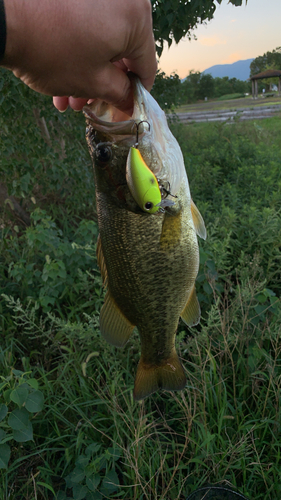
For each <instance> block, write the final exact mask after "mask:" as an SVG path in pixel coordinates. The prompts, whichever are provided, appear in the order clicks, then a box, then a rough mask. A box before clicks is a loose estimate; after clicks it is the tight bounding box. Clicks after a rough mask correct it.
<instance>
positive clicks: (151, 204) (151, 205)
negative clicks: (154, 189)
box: [144, 201, 153, 210]
mask: <svg viewBox="0 0 281 500" xmlns="http://www.w3.org/2000/svg"><path fill="white" fill-rule="evenodd" d="M144 208H145V209H146V210H151V208H153V203H151V201H147V202H146V204H145V205H144Z"/></svg>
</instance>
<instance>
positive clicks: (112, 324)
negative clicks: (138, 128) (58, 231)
mask: <svg viewBox="0 0 281 500" xmlns="http://www.w3.org/2000/svg"><path fill="white" fill-rule="evenodd" d="M140 85H141V84H140V83H137V84H136V88H137V89H139V86H140ZM142 92H145V91H144V90H142ZM135 99H136V100H137V97H135ZM149 99H150V98H149ZM154 102H155V101H154ZM138 106H139V104H138ZM138 106H136V108H137V109H138ZM93 109H95V107H94V106H92V108H91V110H89V109H88V110H86V111H85V113H86V116H87V118H88V120H87V121H88V131H87V141H88V145H89V149H90V153H91V156H92V159H93V163H94V172H95V184H96V202H97V213H98V225H99V231H100V240H99V243H98V251H97V255H98V262H99V265H100V268H101V270H102V273H103V277H104V279H105V280H106V286H107V293H106V298H105V303H104V306H103V307H102V310H101V315H100V325H101V332H102V334H103V336H104V337H105V339H106V340H107V341H109V342H110V343H111V344H113V345H116V346H118V347H122V346H123V345H124V344H125V343H126V341H127V340H128V339H129V337H130V335H131V333H132V331H133V329H134V327H135V326H137V328H138V332H139V335H140V341H141V358H140V362H139V366H138V369H137V374H136V379H135V388H134V397H135V399H137V400H139V399H143V398H144V397H146V396H147V395H149V394H151V393H153V392H154V391H156V390H158V389H161V388H162V389H166V390H180V389H183V387H184V386H185V383H186V377H185V374H184V370H183V368H182V365H181V363H180V361H179V358H178V356H177V354H176V351H175V336H176V331H177V326H178V321H179V318H180V316H182V317H183V319H184V320H185V321H186V323H188V324H189V325H192V324H196V323H197V322H198V321H199V317H200V308H199V304H198V301H197V299H196V294H195V289H194V283H195V279H196V276H197V273H198V266H199V251H198V243H197V236H196V225H198V220H199V225H200V224H201V233H202V232H203V233H204V229H205V228H204V227H203V228H202V224H203V225H204V223H203V220H202V218H201V219H200V217H201V216H200V214H199V212H198V211H197V209H196V207H195V205H194V204H193V203H192V202H191V197H190V193H189V187H188V181H187V177H186V174H185V175H183V176H182V178H181V180H180V182H179V183H178V189H177V192H176V195H177V198H174V205H173V206H169V208H167V209H166V210H165V211H164V212H157V213H155V214H148V213H145V212H144V211H142V210H141V209H140V208H139V207H138V206H137V204H136V203H135V201H134V199H133V198H132V196H131V193H130V190H129V188H128V185H127V183H126V158H127V156H128V153H129V147H130V146H131V145H132V143H133V141H134V134H133V132H132V121H130V120H125V121H124V125H123V128H124V130H123V135H122V136H121V137H120V135H118V134H119V133H120V127H121V125H118V134H116V133H115V132H114V133H112V128H111V130H110V129H109V127H108V129H107V130H106V125H105V122H103V121H102V120H101V119H100V118H98V119H97V118H96V117H95V114H94V112H93ZM114 113H116V110H115V112H114ZM138 113H139V111H138ZM139 114H140V113H139ZM140 119H143V113H142V116H140ZM152 121H153V120H152ZM100 123H102V125H100ZM151 126H155V124H154V123H153V124H152V125H151ZM101 127H102V129H100V128H101ZM111 127H112V125H111ZM158 135H159V131H158ZM143 137H145V132H144V133H143ZM146 139H147V138H146ZM148 139H149V138H148ZM109 145H110V148H109ZM152 146H153V147H154V143H153V144H152ZM152 146H151V142H149V140H146V141H145V140H143V142H142V140H140V146H139V147H140V150H141V153H142V154H143V156H144V159H145V160H147V161H148V162H149V168H150V169H151V170H152V171H153V167H154V170H157V169H158V170H159V154H157V155H156V156H157V158H156V160H155V164H156V166H155V165H154V159H153V154H152V152H151V151H153V147H152ZM106 148H108V149H110V152H109V155H108V161H107V153H108V151H106ZM112 151H113V153H112ZM97 152H98V154H97ZM160 159H161V158H160ZM160 167H161V165H160ZM160 170H161V168H160ZM162 175H163V176H165V175H166V173H165V171H164V170H163V171H162ZM167 182H168V183H169V184H172V182H170V180H169V181H167ZM194 213H196V216H197V218H196V217H194ZM194 220H195V221H196V222H195V223H194ZM197 232H198V228H197ZM105 275H106V276H105Z"/></svg>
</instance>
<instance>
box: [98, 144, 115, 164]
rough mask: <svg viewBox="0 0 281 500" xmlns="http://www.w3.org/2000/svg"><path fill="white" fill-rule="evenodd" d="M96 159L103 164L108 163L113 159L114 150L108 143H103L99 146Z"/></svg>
mask: <svg viewBox="0 0 281 500" xmlns="http://www.w3.org/2000/svg"><path fill="white" fill-rule="evenodd" d="M96 159H97V160H98V162H100V163H102V164H105V163H108V162H109V161H110V160H111V159H112V150H111V147H110V146H109V145H108V144H107V143H101V144H99V145H98V146H97V148H96Z"/></svg>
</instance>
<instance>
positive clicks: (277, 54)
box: [250, 47, 281, 76]
mask: <svg viewBox="0 0 281 500" xmlns="http://www.w3.org/2000/svg"><path fill="white" fill-rule="evenodd" d="M267 69H279V70H281V47H277V48H276V49H275V50H273V51H272V52H266V53H265V54H263V56H258V57H256V58H255V59H254V60H253V61H252V62H251V65H250V70H251V73H250V76H253V75H257V74H258V73H262V72H263V71H266V70H267Z"/></svg>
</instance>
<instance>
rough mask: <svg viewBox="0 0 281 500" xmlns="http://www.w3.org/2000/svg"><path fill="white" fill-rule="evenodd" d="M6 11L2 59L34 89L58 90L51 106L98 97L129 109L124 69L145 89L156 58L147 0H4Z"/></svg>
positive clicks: (77, 105) (79, 103)
mask: <svg viewBox="0 0 281 500" xmlns="http://www.w3.org/2000/svg"><path fill="white" fill-rule="evenodd" d="M5 11H6V24H7V42H6V51H5V57H4V59H3V60H2V62H1V65H2V66H5V67H7V68H9V69H11V70H12V71H13V73H14V74H15V76H17V77H18V78H20V79H21V80H22V81H23V82H24V83H26V84H27V85H28V86H29V87H31V88H32V89H34V90H36V91H37V92H41V93H43V94H48V95H54V96H59V97H54V104H55V106H56V107H57V108H58V109H60V110H61V111H63V110H64V109H66V108H67V106H68V104H69V105H70V106H71V107H73V109H77V110H79V109H81V108H82V106H83V105H84V104H85V103H86V101H87V100H88V99H89V98H100V99H103V100H105V101H107V102H109V103H111V104H113V105H115V106H116V107H118V108H119V109H122V111H127V112H130V111H131V107H132V95H131V86H130V81H129V79H128V77H127V76H126V70H127V69H129V70H130V71H133V72H134V73H136V74H137V75H138V76H139V77H140V79H141V81H142V83H143V84H144V86H145V87H146V88H147V89H148V90H150V89H151V87H152V85H153V82H154V77H155V73H156V57H155V46H154V39H153V33H152V19H151V4H150V1H149V0H138V1H132V0H64V1H63V0H60V1H58V0H40V1H38V0H28V1H25V0H6V1H5ZM66 96H67V97H66ZM69 96H71V97H69ZM75 98H79V99H75Z"/></svg>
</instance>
